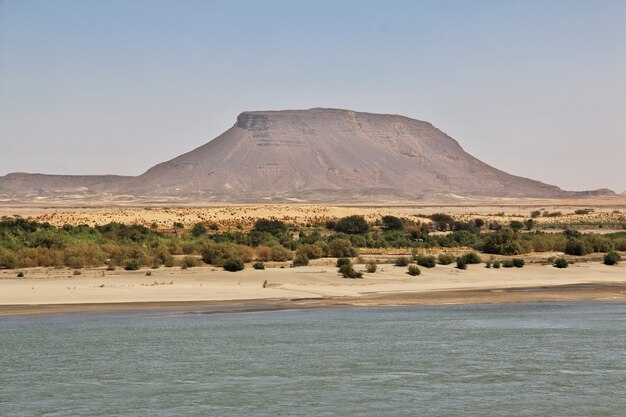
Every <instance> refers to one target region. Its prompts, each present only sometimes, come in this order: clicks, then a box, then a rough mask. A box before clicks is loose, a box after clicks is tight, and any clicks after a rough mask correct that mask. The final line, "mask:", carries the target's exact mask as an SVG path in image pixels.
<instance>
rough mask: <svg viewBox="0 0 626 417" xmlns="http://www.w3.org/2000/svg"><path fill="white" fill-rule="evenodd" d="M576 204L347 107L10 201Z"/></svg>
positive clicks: (8, 195)
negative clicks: (459, 199) (138, 169)
mask: <svg viewBox="0 0 626 417" xmlns="http://www.w3.org/2000/svg"><path fill="white" fill-rule="evenodd" d="M446 195H448V196H450V195H454V196H472V197H477V196H484V197H517V198H520V197H522V198H524V197H537V198H568V197H584V196H590V197H591V196H605V195H607V196H608V195H615V193H613V192H612V191H611V190H607V189H601V190H595V191H586V192H570V191H564V190H562V189H560V188H558V187H556V186H554V185H548V184H544V183H542V182H539V181H535V180H531V179H527V178H523V177H518V176H514V175H510V174H508V173H506V172H504V171H501V170H498V169H496V168H494V167H491V166H489V165H487V164H485V163H483V162H481V161H480V160H478V159H476V158H474V157H473V156H472V155H470V154H468V153H467V152H465V151H464V150H463V148H461V146H460V145H459V144H458V142H457V141H456V140H454V139H452V138H451V137H449V136H448V135H446V134H445V133H444V132H442V131H441V130H439V129H437V128H435V127H434V126H432V125H431V124H430V123H428V122H423V121H419V120H414V119H410V118H407V117H404V116H398V115H384V114H372V113H361V112H354V111H350V110H339V109H321V108H315V109H309V110H283V111H255V112H244V113H241V114H240V115H239V116H238V117H237V122H236V123H235V125H234V126H233V127H232V128H230V129H228V130H227V131H226V132H224V133H223V134H221V135H220V136H218V137H217V138H215V139H214V140H212V141H210V142H208V143H206V144H205V145H202V146H200V147H199V148H197V149H194V150H192V151H191V152H188V153H185V154H183V155H180V156H178V157H176V158H174V159H172V160H169V161H167V162H163V163H161V164H158V165H156V166H154V167H152V168H150V169H149V170H148V171H146V172H145V173H144V174H142V175H139V176H137V177H123V176H114V175H102V176H98V175H95V176H72V175H44V174H26V173H13V174H8V175H6V176H4V177H0V199H3V200H5V201H6V200H7V199H20V200H24V199H26V200H27V199H62V198H85V199H88V198H110V199H115V198H116V197H120V198H121V197H122V196H123V197H124V198H127V199H128V198H130V199H138V200H141V199H143V200H146V199H150V200H163V201H167V200H172V199H174V200H181V201H214V202H218V201H232V202H268V201H298V200H301V201H307V202H331V201H335V202H340V201H342V202H343V201H345V202H348V201H378V200H386V199H395V200H420V199H426V198H429V197H433V196H446Z"/></svg>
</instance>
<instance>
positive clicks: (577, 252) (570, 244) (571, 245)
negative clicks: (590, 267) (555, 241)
mask: <svg viewBox="0 0 626 417" xmlns="http://www.w3.org/2000/svg"><path fill="white" fill-rule="evenodd" d="M565 253H566V254H568V255H574V256H583V255H587V254H588V253H590V250H589V249H588V248H587V245H586V244H585V242H584V241H583V240H581V239H578V238H571V239H567V243H566V244H565Z"/></svg>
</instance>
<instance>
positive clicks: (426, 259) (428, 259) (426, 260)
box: [417, 255, 437, 268]
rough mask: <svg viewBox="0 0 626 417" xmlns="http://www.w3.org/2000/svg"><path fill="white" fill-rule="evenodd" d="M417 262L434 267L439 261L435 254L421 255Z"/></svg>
mask: <svg viewBox="0 0 626 417" xmlns="http://www.w3.org/2000/svg"><path fill="white" fill-rule="evenodd" d="M417 264H418V265H419V266H423V267H424V268H434V267H435V265H436V264H437V262H436V260H435V257H434V256H425V255H421V256H418V257H417Z"/></svg>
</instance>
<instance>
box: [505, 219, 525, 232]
mask: <svg viewBox="0 0 626 417" xmlns="http://www.w3.org/2000/svg"><path fill="white" fill-rule="evenodd" d="M509 227H510V228H511V229H513V230H515V231H518V230H522V229H523V228H524V223H522V222H520V221H518V220H511V222H510V223H509Z"/></svg>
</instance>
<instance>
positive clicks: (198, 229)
mask: <svg viewBox="0 0 626 417" xmlns="http://www.w3.org/2000/svg"><path fill="white" fill-rule="evenodd" d="M206 232H207V229H206V226H205V225H204V223H196V224H195V225H194V226H193V228H192V229H191V235H192V236H194V237H200V236H204V235H206Z"/></svg>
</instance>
